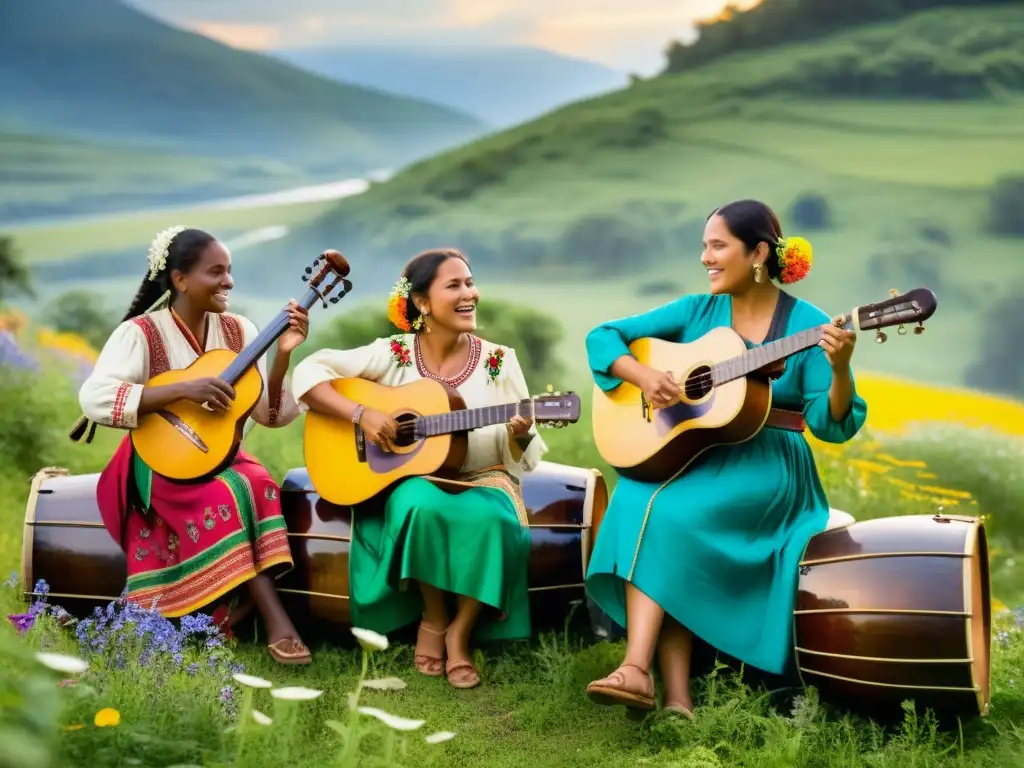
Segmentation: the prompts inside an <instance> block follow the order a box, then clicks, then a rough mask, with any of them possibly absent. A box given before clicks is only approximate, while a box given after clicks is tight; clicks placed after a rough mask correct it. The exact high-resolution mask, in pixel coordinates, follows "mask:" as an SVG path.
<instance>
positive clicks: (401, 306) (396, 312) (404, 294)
mask: <svg viewBox="0 0 1024 768" xmlns="http://www.w3.org/2000/svg"><path fill="white" fill-rule="evenodd" d="M411 290H412V284H411V283H410V282H409V280H408V278H405V277H402V278H400V279H399V280H398V282H397V283H395V287H394V288H392V289H391V295H390V296H389V297H388V320H390V321H391V324H392V325H393V326H395V327H396V328H398V329H399V330H401V331H405V332H406V333H408V332H409V331H411V330H412V326H411V325H409V319H408V317H407V316H406V314H407V308H408V305H409V292H410V291H411Z"/></svg>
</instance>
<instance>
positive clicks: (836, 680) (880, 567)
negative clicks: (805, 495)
mask: <svg viewBox="0 0 1024 768" xmlns="http://www.w3.org/2000/svg"><path fill="white" fill-rule="evenodd" d="M991 611H992V602H991V597H990V592H989V556H988V542H987V539H986V535H985V528H984V526H983V525H982V523H981V521H980V520H979V519H977V518H973V517H950V516H946V515H935V516H934V517H929V516H927V515H923V516H907V517H886V518H881V519H877V520H865V521H863V522H856V523H852V524H849V525H845V526H840V527H836V528H832V529H830V530H826V531H824V532H822V533H820V534H818V535H817V536H815V537H814V538H812V539H811V541H810V542H809V543H808V545H807V548H806V550H805V552H804V556H803V560H802V562H801V563H800V576H799V586H798V592H797V600H796V608H795V611H794V642H795V646H796V647H795V658H796V666H797V669H798V671H799V674H800V678H801V681H802V682H803V683H804V684H805V685H813V686H814V687H816V688H817V689H818V690H819V691H820V694H821V697H822V700H827V701H831V702H835V703H840V704H844V705H846V706H848V707H850V708H851V709H857V710H861V711H863V712H865V713H866V714H868V715H870V716H874V717H878V718H883V717H886V716H889V715H895V716H896V717H899V716H900V714H901V712H900V705H901V702H902V701H904V700H906V699H913V700H914V701H915V702H916V704H917V706H918V707H919V708H923V707H929V708H931V709H933V710H934V711H935V713H936V714H937V715H938V716H940V717H942V718H944V719H945V718H948V717H952V716H959V717H971V716H977V715H986V714H988V707H989V674H990V656H989V652H990V644H991V626H992V624H991Z"/></svg>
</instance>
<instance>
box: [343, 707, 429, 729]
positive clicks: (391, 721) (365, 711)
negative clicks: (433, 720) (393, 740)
mask: <svg viewBox="0 0 1024 768" xmlns="http://www.w3.org/2000/svg"><path fill="white" fill-rule="evenodd" d="M358 711H359V714H361V715H369V716H370V717H375V718H377V719H378V720H380V721H381V722H382V723H384V725H386V726H387V727H388V728H394V729H395V730H396V731H415V730H416V729H417V728H421V727H422V726H423V724H424V723H425V722H426V720H410V719H409V718H407V717H399V716H398V715H392V714H391V713H390V712H385V711H384V710H382V709H377V708H376V707H360V708H359V710H358Z"/></svg>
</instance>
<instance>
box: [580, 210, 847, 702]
mask: <svg viewBox="0 0 1024 768" xmlns="http://www.w3.org/2000/svg"><path fill="white" fill-rule="evenodd" d="M701 261H702V262H703V264H704V267H705V268H706V269H707V270H708V277H709V279H710V283H711V285H710V288H711V290H710V292H709V293H707V294H699V295H690V296H684V297H682V298H680V299H677V300H676V301H673V302H670V303H669V304H666V305H664V306H662V307H659V308H657V309H654V310H652V311H650V312H647V313H645V314H641V315H635V316H633V317H627V318H625V319H622V320H616V321H613V322H609V323H606V324H604V325H601V326H599V327H597V328H595V329H594V330H592V331H591V332H590V334H589V335H588V337H587V354H588V356H589V360H590V367H591V371H592V373H593V376H594V381H595V382H596V383H597V385H598V386H599V387H600V388H601V389H602V390H604V391H606V392H608V391H611V390H613V389H615V388H616V387H617V386H618V385H619V384H620V383H621V382H623V381H628V382H630V383H632V384H634V385H635V386H637V387H639V388H640V389H641V390H642V391H643V392H644V393H646V395H647V397H648V399H649V400H650V401H651V403H652V404H653V405H654V407H655V408H663V407H665V406H668V405H670V404H672V403H674V402H676V401H677V398H678V396H679V394H680V386H679V384H678V382H677V380H676V378H675V377H674V376H673V375H671V374H670V373H669V372H662V371H656V370H653V369H650V368H648V367H647V366H644V365H642V364H641V363H640V362H639V361H637V360H636V359H635V358H634V357H633V356H632V355H631V354H630V352H629V344H631V343H632V342H633V341H635V340H636V339H640V338H644V337H654V338H658V339H663V340H666V341H672V342H680V343H688V342H692V341H696V340H697V339H699V338H700V337H701V336H703V335H704V334H706V333H707V332H708V331H710V330H712V329H713V328H719V327H722V326H725V327H731V328H732V329H733V330H735V331H736V332H737V333H738V334H739V335H740V336H741V337H743V339H744V340H745V341H746V345H747V347H748V348H753V347H756V346H758V345H760V344H764V343H765V342H768V341H772V340H774V339H776V338H781V337H783V336H787V335H790V334H793V333H797V332H798V331H802V330H804V329H808V328H814V327H816V326H821V341H820V342H819V344H818V346H816V347H812V348H810V349H808V350H805V351H803V352H800V353H798V354H796V355H794V356H793V357H791V358H789V359H788V360H787V364H786V369H785V373H784V374H783V375H782V376H781V378H779V379H778V380H776V381H775V382H774V384H773V387H772V392H773V398H772V406H773V407H772V415H771V416H769V420H768V423H767V424H766V426H765V428H764V429H763V430H762V431H761V432H760V433H758V435H757V436H756V437H755V438H754V439H752V440H749V441H747V442H745V443H741V444H739V445H731V446H722V447H718V448H713V449H711V450H710V451H708V452H707V453H705V454H704V455H703V456H701V457H700V458H699V459H698V460H697V461H696V462H695V463H694V464H693V465H691V466H690V467H689V468H687V470H686V471H685V472H684V473H683V474H682V475H680V476H678V477H677V478H675V479H673V480H671V481H670V482H668V483H665V484H658V483H647V482H639V481H636V480H630V479H627V478H621V479H620V480H619V481H618V484H617V486H616V488H615V492H614V494H613V495H612V498H611V501H610V503H609V506H608V510H607V513H606V514H605V517H604V521H603V522H602V524H601V530H600V533H599V534H598V537H597V540H596V542H595V547H594V552H593V556H592V557H591V560H590V565H589V568H588V572H587V590H588V592H589V594H590V595H591V597H592V598H593V599H594V601H595V602H596V603H597V604H598V605H599V606H600V607H601V608H602V609H603V610H604V611H605V613H607V614H608V615H609V616H610V618H611V619H612V620H614V621H615V622H616V623H617V624H619V625H620V626H624V627H625V628H626V632H627V637H628V640H627V650H626V656H625V658H624V659H623V662H622V664H621V665H619V668H618V669H616V670H615V671H614V672H612V674H611V675H610V676H608V677H606V678H604V679H602V680H596V681H594V682H593V683H591V684H590V686H589V687H588V689H587V692H588V695H589V696H590V698H591V699H592V700H593V701H595V702H596V703H599V704H620V705H625V706H626V707H629V708H631V709H633V710H639V711H647V710H651V709H653V708H654V683H653V679H652V677H651V665H652V664H653V662H654V658H655V654H657V660H658V665H659V667H660V671H661V676H662V679H663V682H664V684H665V708H666V709H667V710H672V711H675V712H676V713H678V714H680V715H683V716H684V717H687V718H692V717H693V700H692V699H691V694H690V654H691V650H692V641H693V636H694V635H696V636H698V637H700V638H702V639H703V640H704V641H706V642H707V643H708V644H709V645H711V646H712V647H714V648H716V649H718V650H720V651H722V652H724V653H727V654H729V655H730V656H733V657H735V658H737V659H739V660H741V661H743V662H745V663H746V664H748V665H750V666H753V667H757V668H759V669H762V670H765V671H767V672H771V673H775V674H779V673H782V672H783V671H784V670H785V668H786V666H787V664H788V662H789V660H790V650H791V647H792V642H791V636H792V625H793V602H794V599H795V591H796V581H797V575H798V574H797V570H798V564H799V560H800V557H801V554H802V553H803V550H804V547H805V546H806V544H807V541H808V540H809V539H810V538H811V537H812V536H814V535H815V534H816V533H819V532H821V531H822V530H824V528H825V526H826V524H827V522H828V516H829V505H828V501H827V499H826V498H825V492H824V490H823V489H822V486H821V481H820V480H819V478H818V472H817V468H816V467H815V463H814V457H813V455H812V454H811V449H810V446H809V445H808V443H807V440H806V439H805V438H804V435H803V434H802V432H803V430H804V426H805V425H806V427H807V428H809V429H810V431H811V433H812V434H814V435H815V436H816V437H818V438H819V439H821V440H825V441H828V442H832V443H841V442H844V441H846V440H849V439H851V438H852V437H853V436H854V435H855V434H856V433H857V432H858V430H859V429H860V428H861V426H862V425H863V424H864V420H865V418H866V416H867V406H866V404H865V403H864V401H863V400H862V399H861V398H860V397H859V396H858V395H857V394H856V391H855V388H854V381H853V374H852V373H851V370H850V356H851V355H852V353H853V348H854V342H855V340H856V338H855V336H854V334H853V333H851V332H849V331H845V330H841V329H839V328H836V327H834V326H833V325H831V324H830V323H829V318H828V316H827V315H826V314H825V313H824V312H822V311H821V310H819V309H817V308H816V307H814V306H813V305H811V304H809V303H807V302H805V301H801V300H799V299H795V298H793V297H792V296H790V295H789V294H788V293H785V292H784V291H782V290H781V289H780V288H779V287H778V286H777V285H776V284H775V282H774V281H778V282H780V283H783V284H787V283H793V282H795V281H797V280H799V279H801V278H802V277H804V276H805V275H806V274H807V272H808V271H809V269H810V266H811V251H810V245H809V243H807V241H806V240H803V239H801V238H789V239H784V238H783V236H782V228H781V226H780V224H779V220H778V217H776V215H775V214H774V213H773V212H772V211H771V209H770V208H768V206H766V205H764V204H763V203H760V202H757V201H754V200H741V201H738V202H735V203H731V204H729V205H726V206H724V207H722V208H720V209H718V210H717V211H715V212H714V213H712V214H711V216H710V217H709V218H708V221H707V224H706V226H705V230H704V249H703V254H702V256H701ZM677 373H679V372H677Z"/></svg>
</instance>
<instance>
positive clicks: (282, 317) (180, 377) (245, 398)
mask: <svg viewBox="0 0 1024 768" xmlns="http://www.w3.org/2000/svg"><path fill="white" fill-rule="evenodd" d="M318 268H319V269H318ZM314 270H318V271H316V274H313V273H314ZM348 273H349V265H348V262H347V261H346V260H345V257H344V256H342V255H341V254H340V253H338V252H337V251H331V250H328V251H324V252H323V253H322V254H320V255H319V256H318V257H317V258H316V259H314V261H313V264H312V266H308V267H306V274H305V275H303V276H302V280H303V282H308V283H309V290H308V291H307V292H306V295H305V296H303V298H302V300H301V301H300V302H299V303H300V304H301V305H302V306H303V307H305V308H306V309H309V308H310V307H312V306H313V304H314V303H316V301H317V300H320V301H321V302H322V303H323V306H324V308H325V309H326V308H327V306H328V301H330V303H331V304H336V303H338V301H340V300H341V298H342V297H343V296H345V294H347V293H348V292H349V291H351V290H352V283H351V282H349V281H348V280H347V279H346V278H347V276H348ZM331 274H333V275H334V279H333V281H332V282H330V283H329V284H325V281H326V279H327V277H328V275H331ZM339 285H340V286H341V290H340V291H339V292H338V293H337V295H334V296H331V295H330V294H332V293H333V292H334V291H335V289H336V288H337V287H338V286H339ZM328 297H330V298H329V299H328ZM288 322H289V321H288V312H287V310H282V311H281V312H280V313H278V315H277V316H276V317H275V318H274V319H273V320H272V321H271V322H270V323H269V324H268V325H267V326H266V327H265V328H264V329H263V330H262V331H260V333H259V335H258V336H257V337H256V338H255V339H253V341H252V343H250V344H249V345H248V346H246V347H245V348H244V349H243V350H242V351H241V352H239V353H238V354H237V355H236V354H235V353H234V352H232V351H231V350H230V349H211V350H210V351H208V352H206V353H205V354H203V355H202V356H200V357H199V358H197V359H196V360H195V362H193V363H192V364H191V365H190V366H188V367H187V368H183V369H181V370H177V371H166V372H164V373H161V374H158V375H156V376H154V377H153V378H151V379H150V380H149V381H147V382H146V386H148V387H162V386H164V385H165V384H178V383H181V382H183V381H194V380H196V379H203V378H208V377H219V378H221V379H223V380H224V381H225V382H227V383H228V384H230V385H231V386H232V387H234V389H235V399H234V400H233V401H232V403H231V407H230V408H229V409H228V410H226V411H222V412H214V411H212V410H210V408H209V406H208V404H206V403H202V404H198V403H193V402H191V401H190V400H178V401H176V402H174V403H171V404H170V405H168V406H166V407H165V408H163V409H162V410H159V411H154V412H152V413H147V414H146V415H145V416H143V417H142V418H140V419H139V424H138V426H137V427H136V428H135V429H133V430H132V431H131V441H132V447H133V448H134V449H135V450H136V451H137V452H138V454H139V457H140V458H141V459H142V460H143V461H144V462H146V464H147V465H148V466H150V467H151V468H152V469H153V471H154V472H156V473H158V474H160V475H163V476H164V477H166V478H169V479H171V480H177V481H183V482H184V481H191V482H196V481H201V480H205V479H207V478H210V477H213V476H214V475H216V474H217V473H219V472H221V471H222V470H223V469H225V468H226V467H228V466H229V465H230V464H231V462H232V461H233V460H234V458H235V455H236V454H237V453H238V448H239V445H240V444H241V442H242V433H243V427H244V425H245V421H246V419H248V418H249V414H251V413H252V411H253V409H254V408H255V407H256V405H257V403H259V401H260V397H262V396H263V387H264V383H263V377H262V376H261V375H260V372H259V369H258V368H257V367H256V363H257V362H258V361H259V359H260V358H261V357H263V355H264V354H266V352H267V350H268V349H270V346H271V345H272V344H273V343H274V342H275V341H277V339H278V338H279V337H280V336H281V335H282V334H283V333H284V332H285V331H286V330H288Z"/></svg>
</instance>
